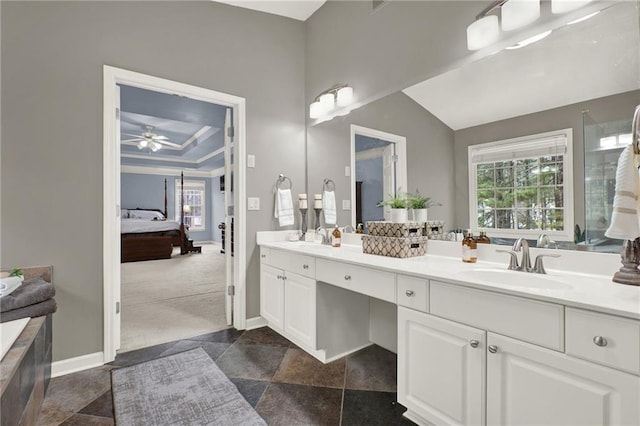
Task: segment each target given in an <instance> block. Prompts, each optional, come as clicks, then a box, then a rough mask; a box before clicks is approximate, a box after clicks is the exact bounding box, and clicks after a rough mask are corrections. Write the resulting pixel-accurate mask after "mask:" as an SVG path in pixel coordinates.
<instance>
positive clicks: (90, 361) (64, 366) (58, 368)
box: [51, 352, 104, 378]
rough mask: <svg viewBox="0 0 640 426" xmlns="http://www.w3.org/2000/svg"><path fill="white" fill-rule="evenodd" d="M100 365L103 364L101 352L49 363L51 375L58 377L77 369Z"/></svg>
mask: <svg viewBox="0 0 640 426" xmlns="http://www.w3.org/2000/svg"><path fill="white" fill-rule="evenodd" d="M101 365H104V353H103V352H94V353H92V354H87V355H80V356H77V357H74V358H67V359H62V360H60V361H55V362H52V363H51V377H52V378H53V377H60V376H64V375H66V374H71V373H75V372H77V371H82V370H88V369H90V368H94V367H100V366H101Z"/></svg>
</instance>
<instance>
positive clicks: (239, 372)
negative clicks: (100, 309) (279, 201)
mask: <svg viewBox="0 0 640 426" xmlns="http://www.w3.org/2000/svg"><path fill="white" fill-rule="evenodd" d="M195 347H202V348H203V349H204V350H205V351H206V352H207V353H208V354H209V356H211V358H212V359H213V360H214V361H215V362H216V363H217V364H218V366H219V367H220V369H221V370H222V371H224V373H225V374H226V375H227V376H228V377H229V378H230V379H231V381H232V382H233V383H234V384H235V385H236V386H237V388H238V390H239V391H240V393H241V394H242V395H243V396H244V397H245V398H246V399H247V401H249V403H250V404H251V405H252V406H253V407H254V408H255V409H256V411H257V412H258V414H260V415H261V416H262V417H263V418H264V419H265V420H266V422H267V423H269V424H270V425H310V424H322V425H340V424H342V425H399V424H403V425H411V424H413V423H412V422H410V421H409V420H407V419H405V418H403V417H402V413H403V412H404V411H405V408H404V407H403V406H402V405H400V404H398V403H397V402H396V355H395V354H393V353H392V352H389V351H387V350H385V349H382V348H380V347H379V346H375V345H374V346H370V347H368V348H365V349H363V350H361V351H358V352H356V353H354V354H352V355H349V356H347V357H345V358H341V359H339V360H337V361H334V362H332V363H329V364H322V363H321V362H319V361H317V360H316V359H315V358H313V357H311V356H310V355H308V354H307V353H306V352H304V351H303V350H301V349H300V348H298V347H297V346H296V345H294V344H293V343H291V342H289V341H288V340H287V339H285V338H284V337H282V336H280V335H279V334H277V333H276V332H274V331H272V330H271V329H269V328H267V327H264V328H260V329H256V330H250V331H245V332H242V331H238V330H235V329H228V330H223V331H219V332H215V333H210V334H205V335H202V336H197V337H194V338H191V339H185V340H179V341H176V342H170V343H164V344H161V345H157V346H152V347H149V348H144V349H140V350H136V351H131V352H126V353H123V354H119V355H118V356H117V357H116V360H115V361H114V362H113V363H111V364H108V365H104V366H102V367H98V368H94V369H91V370H86V371H81V372H79V373H73V374H69V375H66V376H62V377H57V378H55V379H52V380H51V384H50V386H49V390H48V392H47V397H46V398H45V401H44V404H43V407H42V411H41V413H40V417H39V419H38V424H39V425H112V424H114V420H113V401H112V396H111V370H112V369H114V368H119V367H125V366H129V365H133V364H138V363H141V362H145V361H149V360H152V359H155V358H159V357H163V356H167V355H171V354H174V353H178V352H183V351H186V350H189V349H193V348H195Z"/></svg>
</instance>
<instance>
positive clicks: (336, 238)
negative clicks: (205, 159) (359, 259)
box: [331, 225, 342, 247]
mask: <svg viewBox="0 0 640 426" xmlns="http://www.w3.org/2000/svg"><path fill="white" fill-rule="evenodd" d="M341 240H342V234H341V233H340V229H338V225H336V227H335V228H334V229H333V232H332V233H331V245H332V246H333V247H340V242H341Z"/></svg>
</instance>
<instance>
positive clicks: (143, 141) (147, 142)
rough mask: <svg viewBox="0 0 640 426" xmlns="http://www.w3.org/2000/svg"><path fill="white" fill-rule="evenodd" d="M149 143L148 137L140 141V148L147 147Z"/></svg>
mask: <svg viewBox="0 0 640 426" xmlns="http://www.w3.org/2000/svg"><path fill="white" fill-rule="evenodd" d="M147 145H149V141H147V140H146V139H143V140H141V141H140V142H139V143H138V148H140V149H142V148H146V147H147Z"/></svg>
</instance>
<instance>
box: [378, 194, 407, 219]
mask: <svg viewBox="0 0 640 426" xmlns="http://www.w3.org/2000/svg"><path fill="white" fill-rule="evenodd" d="M384 206H389V207H390V208H391V222H396V223H401V222H408V220H409V214H408V210H407V195H406V194H400V193H399V194H398V195H395V196H394V195H391V194H389V198H388V199H386V200H383V201H380V202H379V203H378V207H384Z"/></svg>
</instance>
